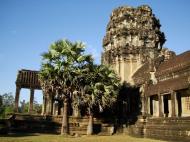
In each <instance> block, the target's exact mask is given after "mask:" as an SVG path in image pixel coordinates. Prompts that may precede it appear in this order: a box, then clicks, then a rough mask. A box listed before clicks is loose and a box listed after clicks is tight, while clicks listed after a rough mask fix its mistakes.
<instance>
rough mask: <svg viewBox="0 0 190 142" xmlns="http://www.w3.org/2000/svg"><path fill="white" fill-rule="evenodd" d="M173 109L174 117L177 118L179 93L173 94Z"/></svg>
mask: <svg viewBox="0 0 190 142" xmlns="http://www.w3.org/2000/svg"><path fill="white" fill-rule="evenodd" d="M171 103H172V105H171V107H172V114H171V116H172V117H176V116H177V109H178V107H177V93H176V92H175V91H172V92H171Z"/></svg>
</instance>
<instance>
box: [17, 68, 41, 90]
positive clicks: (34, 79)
mask: <svg viewBox="0 0 190 142" xmlns="http://www.w3.org/2000/svg"><path fill="white" fill-rule="evenodd" d="M38 73H39V71H34V70H25V69H22V70H19V71H18V75H17V79H16V85H17V86H20V87H21V88H33V89H41V85H40V81H39V78H38Z"/></svg>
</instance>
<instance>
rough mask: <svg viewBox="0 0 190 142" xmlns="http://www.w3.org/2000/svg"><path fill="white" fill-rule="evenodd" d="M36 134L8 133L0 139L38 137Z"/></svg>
mask: <svg viewBox="0 0 190 142" xmlns="http://www.w3.org/2000/svg"><path fill="white" fill-rule="evenodd" d="M39 135H40V134H37V133H9V134H4V135H0V137H28V136H39Z"/></svg>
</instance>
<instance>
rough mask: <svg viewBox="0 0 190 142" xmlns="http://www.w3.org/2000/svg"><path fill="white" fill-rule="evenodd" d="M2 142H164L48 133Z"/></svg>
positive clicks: (1, 141) (2, 141) (1, 138)
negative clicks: (65, 135)
mask: <svg viewBox="0 0 190 142" xmlns="http://www.w3.org/2000/svg"><path fill="white" fill-rule="evenodd" d="M0 142H164V141H159V140H153V139H147V138H134V137H130V136H127V135H113V136H81V137H71V136H67V137H64V136H60V135H48V134H16V135H9V136H0Z"/></svg>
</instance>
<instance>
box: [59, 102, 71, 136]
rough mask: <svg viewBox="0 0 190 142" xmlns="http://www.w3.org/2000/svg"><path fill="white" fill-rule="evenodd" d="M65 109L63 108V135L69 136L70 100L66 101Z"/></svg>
mask: <svg viewBox="0 0 190 142" xmlns="http://www.w3.org/2000/svg"><path fill="white" fill-rule="evenodd" d="M63 104H64V108H63V119H62V127H61V135H67V134H69V129H68V113H67V112H68V110H67V109H68V106H67V105H68V100H67V99H64V102H63Z"/></svg>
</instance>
